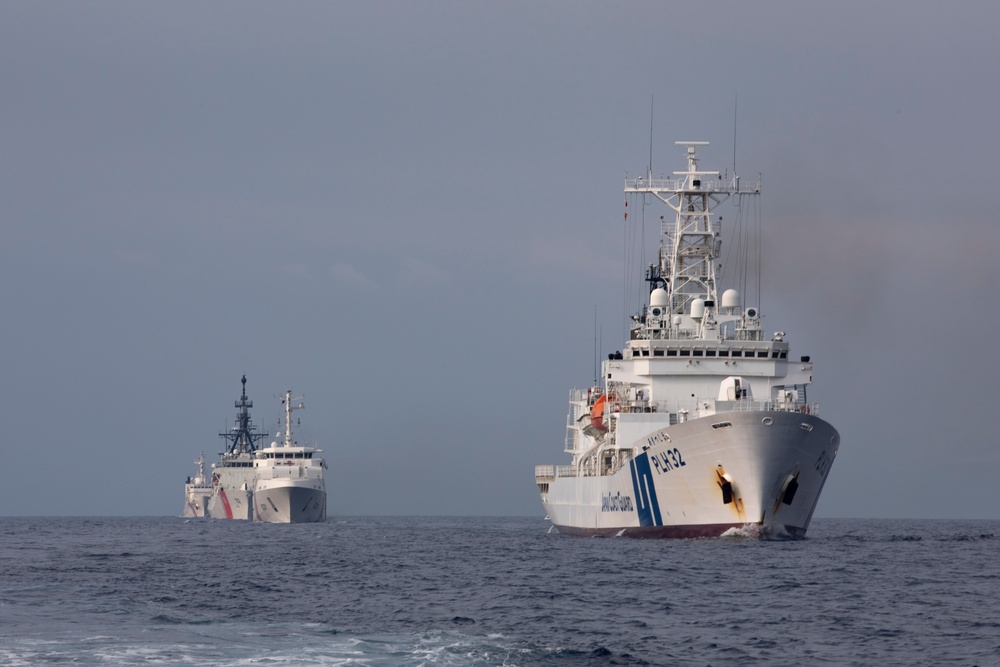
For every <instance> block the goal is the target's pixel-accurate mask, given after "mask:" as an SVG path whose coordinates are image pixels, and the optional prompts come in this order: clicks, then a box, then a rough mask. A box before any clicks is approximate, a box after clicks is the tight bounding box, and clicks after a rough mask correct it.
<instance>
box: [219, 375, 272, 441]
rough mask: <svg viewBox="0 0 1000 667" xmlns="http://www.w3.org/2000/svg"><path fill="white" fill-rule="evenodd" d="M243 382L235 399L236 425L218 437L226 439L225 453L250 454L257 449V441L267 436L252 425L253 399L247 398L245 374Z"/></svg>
mask: <svg viewBox="0 0 1000 667" xmlns="http://www.w3.org/2000/svg"><path fill="white" fill-rule="evenodd" d="M241 382H242V383H243V394H242V395H241V396H240V398H239V400H238V401H236V410H237V413H236V425H235V426H233V428H231V429H230V430H229V431H228V432H226V433H220V434H219V437H221V438H224V439H225V440H226V452H225V453H226V454H229V455H232V456H236V455H239V454H252V453H253V452H255V451H257V447H258V445H257V443H259V442H260V441H261V440H263V439H264V438H266V437H267V434H266V433H261V432H259V431H258V430H257V427H256V426H254V424H253V421H252V420H251V419H250V408H252V407H253V401H251V400H250V399H249V398H247V376H246V375H244V376H243V379H242V380H241Z"/></svg>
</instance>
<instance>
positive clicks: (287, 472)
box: [253, 391, 326, 523]
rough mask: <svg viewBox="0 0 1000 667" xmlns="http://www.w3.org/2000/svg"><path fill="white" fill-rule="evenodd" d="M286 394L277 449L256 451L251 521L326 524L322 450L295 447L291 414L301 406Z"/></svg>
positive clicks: (273, 445) (272, 445)
mask: <svg viewBox="0 0 1000 667" xmlns="http://www.w3.org/2000/svg"><path fill="white" fill-rule="evenodd" d="M296 401H298V402H297V404H295V405H293V399H292V392H291V391H286V392H285V398H284V400H283V401H282V403H284V405H285V434H284V440H283V441H282V443H281V444H280V445H279V444H278V443H277V442H272V443H271V446H270V447H265V448H263V449H260V450H258V451H257V454H256V458H255V460H254V470H255V477H254V487H253V503H254V517H255V519H256V520H257V521H264V522H267V523H313V522H317V521H326V482H325V480H324V479H323V470H324V469H325V468H326V462H325V461H324V460H323V459H322V458H321V456H320V455H321V454H322V453H323V452H322V450H320V449H316V448H315V447H307V446H299V445H298V443H296V442H295V441H293V440H292V411H294V410H301V409H302V408H304V407H305V405H304V404H303V403H302V402H301V400H298V399H296Z"/></svg>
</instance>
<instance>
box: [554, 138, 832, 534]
mask: <svg viewBox="0 0 1000 667" xmlns="http://www.w3.org/2000/svg"><path fill="white" fill-rule="evenodd" d="M677 144H678V145H680V146H683V147H684V148H685V149H686V151H687V170H686V171H681V172H674V174H673V177H672V178H659V179H654V178H653V177H652V173H651V171H650V172H647V174H646V176H645V177H640V178H634V179H629V178H626V182H625V193H626V195H627V196H632V197H634V198H640V199H639V201H640V203H641V205H645V204H646V203H647V202H648V203H654V202H657V201H658V202H660V203H662V204H663V205H665V206H667V207H668V208H669V209H670V210H671V211H673V213H674V215H673V216H671V218H672V219H668V218H667V217H666V216H661V217H660V225H661V229H660V234H661V240H660V249H659V257H658V262H657V263H656V264H653V265H650V267H649V269H648V271H647V276H646V280H647V281H648V282H649V284H650V287H649V295H648V304H647V305H644V306H643V308H642V312H641V313H640V314H639V315H636V316H633V318H632V322H633V323H632V326H631V331H630V336H629V340H628V341H627V342H626V344H625V347H624V349H623V350H621V351H619V352H615V353H612V354H610V355H608V359H607V360H606V361H603V362H602V364H601V378H600V380H599V381H598V382H597V383H596V384H595V386H593V387H591V388H590V389H586V390H574V391H573V392H571V394H570V412H569V417H568V422H567V437H566V447H565V451H566V452H567V453H569V454H571V455H572V462H571V463H570V465H564V466H552V465H543V466H538V467H536V469H535V481H536V483H537V485H538V489H539V491H540V493H541V498H542V503H543V505H544V506H545V510H546V512H547V513H548V516H549V519H550V520H551V522H552V524H553V525H554V526H556V527H557V528H558V530H559V531H560V532H563V533H570V534H583V535H595V534H607V535H614V534H624V535H635V536H646V537H694V536H718V535H721V534H723V533H725V532H726V531H728V530H731V529H734V528H741V527H744V526H752V527H759V528H762V529H763V530H765V531H773V532H777V533H782V534H788V535H793V536H801V535H804V534H805V532H806V529H807V528H808V526H809V521H810V519H811V518H812V514H813V511H814V509H815V508H816V502H817V500H818V499H819V495H820V491H821V490H822V488H823V484H824V482H825V481H826V477H827V474H828V473H829V470H830V466H831V464H832V463H833V459H834V457H835V456H836V454H837V449H838V447H839V444H840V436H839V435H838V433H837V431H836V430H835V429H834V428H833V427H832V426H831V425H830V424H828V423H827V422H825V421H823V420H822V419H820V418H819V416H818V409H817V406H816V405H815V404H813V403H809V402H808V400H807V397H806V387H807V386H808V385H809V384H810V383H812V373H813V365H812V362H811V361H810V359H809V357H800V358H799V359H795V358H793V357H792V356H791V351H790V348H789V344H788V342H787V340H786V334H785V333H784V332H776V333H774V334H772V335H770V336H768V335H766V334H765V331H764V329H763V327H762V320H761V313H760V311H759V309H758V308H756V307H753V306H749V307H745V306H744V305H743V304H742V299H741V296H740V294H739V292H738V291H737V290H736V289H727V290H725V291H724V292H723V293H722V295H721V300H720V298H719V294H718V290H717V284H716V270H717V267H718V266H719V265H718V262H719V261H721V255H720V251H721V245H722V243H721V236H722V235H721V224H720V219H717V218H716V216H715V209H716V208H717V207H718V206H719V205H720V204H721V203H723V202H724V201H727V200H729V199H730V198H731V197H734V196H736V197H738V198H739V199H738V200H737V203H738V204H740V205H741V206H742V201H743V200H744V199H755V198H756V197H757V196H758V195H759V192H760V183H759V181H757V182H754V183H749V184H748V183H741V181H740V179H739V178H738V177H736V176H735V175H734V176H733V177H732V178H723V177H722V176H721V175H720V173H719V172H712V171H703V170H701V169H699V167H698V155H697V150H698V147H699V146H704V145H706V142H677ZM626 205H627V201H626ZM737 210H738V211H740V212H742V207H740V208H737ZM626 219H627V214H626ZM738 224H739V214H738ZM736 245H738V246H742V248H743V249H745V248H746V247H748V244H746V243H745V238H743V239H741V242H740V243H737V244H736ZM739 250H740V248H737V252H738V251H739ZM746 261H747V260H746V258H744V259H743V260H741V262H740V263H738V264H737V268H736V271H735V272H736V273H737V274H740V275H742V276H745V275H746V274H747V268H748V265H747V263H746ZM758 270H759V267H758Z"/></svg>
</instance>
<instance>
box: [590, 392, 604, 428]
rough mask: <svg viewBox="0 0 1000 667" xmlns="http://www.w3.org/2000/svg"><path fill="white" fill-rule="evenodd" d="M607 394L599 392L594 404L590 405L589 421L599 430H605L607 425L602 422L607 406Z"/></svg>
mask: <svg viewBox="0 0 1000 667" xmlns="http://www.w3.org/2000/svg"><path fill="white" fill-rule="evenodd" d="M607 404H608V395H607V394H601V396H600V397H599V398H598V399H597V400H596V401H594V404H593V405H592V406H590V423H591V424H593V425H594V428H596V429H600V430H601V431H607V430H608V426H607V424H605V423H604V411H605V409H606V408H607V407H608V405H607Z"/></svg>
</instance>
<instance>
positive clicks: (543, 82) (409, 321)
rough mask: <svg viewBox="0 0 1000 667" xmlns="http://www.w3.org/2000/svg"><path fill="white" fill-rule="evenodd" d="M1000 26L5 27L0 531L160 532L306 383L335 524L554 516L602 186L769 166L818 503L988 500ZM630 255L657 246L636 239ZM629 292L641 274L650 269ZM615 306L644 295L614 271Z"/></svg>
mask: <svg viewBox="0 0 1000 667" xmlns="http://www.w3.org/2000/svg"><path fill="white" fill-rule="evenodd" d="M997 25H1000V5H996V4H995V3H992V2H980V3H975V2H967V3H913V2H909V1H906V2H903V1H900V2H884V3H879V2H875V3H871V2H857V3H846V2H838V3H824V4H823V5H820V4H819V3H799V2H780V3H774V2H763V3H761V2H754V3H745V2H721V3H663V2H649V3H645V2H630V3H606V2H581V3H563V2H559V3H555V2H550V3H546V2H535V1H531V2H502V3H500V2H496V3H466V2H449V3H445V2H410V3H401V2H365V3H304V2H303V3H280V4H275V3H248V2H240V3H222V2H216V3H200V2H198V3H196V2H189V3H128V2H120V3H108V2H91V3H37V2H7V3H3V4H2V5H0V230H2V236H0V239H2V242H0V281H2V291H0V307H2V313H3V317H2V318H0V354H2V356H0V378H2V381H0V414H2V415H3V416H4V417H5V419H4V422H5V424H6V428H7V433H8V435H7V437H6V438H5V439H4V444H3V445H2V451H3V453H4V465H3V466H2V467H0V480H2V484H0V502H2V507H0V514H4V515H20V514H58V515H63V514H74V515H108V514H110V515H115V514H125V515H137V514H139V515H142V514H151V515H166V514H179V513H180V511H181V509H182V485H183V482H184V479H185V477H186V476H187V475H189V474H191V473H192V472H193V471H194V465H193V463H192V461H193V459H194V458H195V457H196V456H197V454H198V452H199V451H202V450H204V451H205V454H206V457H207V458H213V459H214V458H215V456H216V453H217V452H218V451H219V449H220V445H221V440H220V439H219V438H218V437H217V436H216V434H217V433H218V432H220V431H221V430H224V429H225V428H228V426H229V425H230V424H231V422H232V420H233V418H234V416H235V411H234V409H233V401H234V400H235V399H236V398H237V397H238V395H239V390H240V384H239V379H240V376H241V375H242V374H243V373H246V374H247V376H248V379H249V381H248V385H247V388H248V393H249V395H250V396H251V398H252V399H253V400H254V402H255V405H256V407H255V409H254V412H253V415H254V418H255V420H256V421H257V422H258V423H263V424H265V425H266V426H267V427H268V428H270V429H272V430H273V429H274V428H275V425H276V418H277V416H278V414H279V411H280V405H279V403H278V395H279V394H280V393H281V392H282V391H283V390H284V389H285V388H286V387H290V388H291V389H293V390H294V391H295V392H296V393H304V394H305V401H306V406H307V409H306V410H305V411H303V412H302V413H299V415H298V416H300V417H301V419H302V427H301V429H300V431H299V435H300V436H301V439H308V440H310V441H313V442H317V443H318V444H319V445H320V446H321V447H323V448H324V449H325V450H326V452H327V455H328V457H329V459H330V463H331V470H330V475H329V478H328V482H327V485H328V491H329V492H330V508H331V513H332V514H348V515H353V514H498V515H508V514H538V515H540V514H541V513H542V508H541V503H540V502H539V500H538V496H537V493H536V489H535V485H534V479H533V472H534V466H535V465H536V464H540V463H566V462H568V457H567V455H565V454H563V453H562V446H563V439H564V434H565V418H566V407H567V406H566V400H567V397H568V393H569V390H570V388H572V387H574V386H576V387H585V386H587V385H588V384H589V383H590V382H591V380H592V377H593V366H594V361H593V357H594V354H593V348H594V328H595V327H594V313H595V307H596V309H597V312H598V319H599V328H600V330H601V332H602V333H601V341H602V343H603V345H602V348H603V349H602V353H606V352H609V351H613V350H615V349H620V348H621V346H622V343H623V335H624V334H623V323H622V319H623V318H622V315H623V309H622V304H621V298H622V293H623V284H622V281H623V278H622V264H623V229H622V223H621V211H622V201H623V195H622V180H623V176H624V173H625V172H626V171H629V172H631V173H633V174H634V173H636V172H639V171H643V170H645V168H646V165H647V162H648V160H649V151H650V144H649V134H650V115H649V114H650V99H651V97H652V98H653V99H654V100H655V102H654V105H655V106H654V117H653V146H652V149H653V167H654V170H655V171H668V172H669V171H671V170H674V169H679V168H681V167H682V166H683V161H682V154H681V153H680V151H679V150H677V149H676V148H675V147H674V146H673V142H674V141H675V140H707V141H711V142H712V145H711V146H710V147H709V148H708V149H707V150H706V151H705V152H704V155H705V159H704V160H703V162H702V166H704V167H706V168H718V169H727V168H730V167H731V164H732V160H733V125H734V113H733V112H734V100H736V99H738V121H737V126H738V141H737V166H738V167H739V171H740V172H741V173H743V174H744V175H745V176H753V175H756V174H757V173H758V172H759V173H761V174H762V178H763V181H764V196H763V201H762V208H763V211H764V224H765V237H766V240H767V249H766V254H767V257H768V259H769V267H768V271H767V273H766V274H765V277H764V282H765V287H766V291H765V294H764V298H763V300H762V303H761V306H762V310H763V312H764V314H765V326H766V327H767V328H769V329H772V330H779V329H780V330H784V331H787V332H788V334H789V336H788V339H789V340H790V342H791V344H792V347H793V353H794V354H810V355H812V357H813V360H814V361H815V363H816V372H815V377H816V384H815V385H813V387H811V389H810V398H811V399H813V400H816V401H818V402H819V403H820V406H821V411H822V416H824V417H825V418H826V419H828V420H829V421H831V422H832V423H833V424H834V426H836V427H837V428H838V429H839V430H840V433H841V436H842V446H841V450H840V455H839V456H838V458H837V461H836V463H835V465H834V467H833V471H832V473H831V477H830V480H829V482H828V483H827V486H826V490H825V491H824V495H823V497H822V498H821V500H820V505H819V508H818V510H817V516H828V517H829V516H836V517H921V518H937V517H941V518H964V517H970V518H990V517H993V518H995V517H997V512H998V510H997V507H998V506H1000V503H998V501H1000V485H998V484H997V482H996V474H997V470H998V468H1000V451H998V439H1000V438H998V436H997V428H996V425H995V423H994V422H993V419H992V418H991V417H990V415H991V414H992V413H993V410H995V403H996V397H997V395H998V392H997V388H996V383H997V376H998V371H1000V362H998V361H997V360H996V359H997V355H996V354H994V353H993V352H992V350H991V344H990V340H991V339H992V337H993V336H994V335H995V332H996V331H997V330H998V328H1000V327H998V325H1000V308H998V307H997V305H998V300H1000V297H998V294H1000V277H998V272H997V270H996V265H997V262H998V259H1000V226H998V224H997V207H998V204H997V201H996V197H995V195H994V190H995V189H996V186H995V184H994V181H995V180H996V166H997V161H998V157H1000V132H998V129H997V119H998V118H1000V85H998V75H997V72H996V66H997V63H998V62H1000V41H998V40H997V38H996V26H997ZM653 238H654V237H653V235H652V234H650V235H649V243H648V244H647V245H648V246H649V247H651V246H652V243H653ZM639 277H640V276H631V278H632V279H633V280H636V281H637V280H638V279H639ZM634 284H637V283H634Z"/></svg>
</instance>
